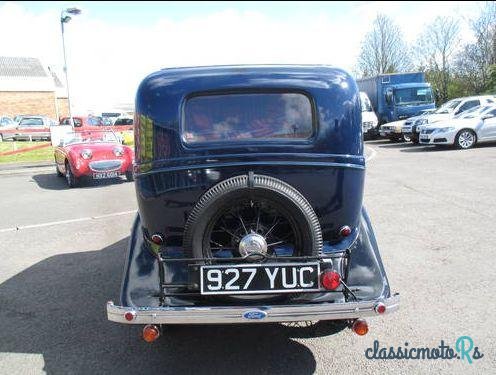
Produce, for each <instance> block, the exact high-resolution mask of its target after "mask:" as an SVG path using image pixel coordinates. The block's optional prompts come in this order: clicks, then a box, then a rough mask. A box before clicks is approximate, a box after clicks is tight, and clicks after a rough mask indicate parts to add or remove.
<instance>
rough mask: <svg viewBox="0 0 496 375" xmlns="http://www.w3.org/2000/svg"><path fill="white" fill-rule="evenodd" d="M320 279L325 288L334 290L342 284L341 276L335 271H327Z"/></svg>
mask: <svg viewBox="0 0 496 375" xmlns="http://www.w3.org/2000/svg"><path fill="white" fill-rule="evenodd" d="M320 281H321V283H322V286H323V287H324V288H325V289H327V290H334V289H336V288H337V287H338V286H339V285H340V284H341V276H339V273H337V272H334V271H325V272H324V273H323V274H322V276H321V278H320Z"/></svg>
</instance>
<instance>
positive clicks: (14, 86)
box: [0, 56, 68, 119]
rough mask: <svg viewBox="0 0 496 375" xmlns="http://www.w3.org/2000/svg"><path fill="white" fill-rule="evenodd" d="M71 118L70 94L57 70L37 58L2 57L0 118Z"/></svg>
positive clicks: (0, 61)
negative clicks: (26, 116) (42, 116)
mask: <svg viewBox="0 0 496 375" xmlns="http://www.w3.org/2000/svg"><path fill="white" fill-rule="evenodd" d="M20 114H21V115H44V116H48V117H51V118H54V119H58V118H60V117H62V116H67V115H68V102H67V91H66V89H65V87H64V85H63V84H62V82H61V80H60V79H59V77H58V76H57V74H56V73H55V71H54V70H53V69H51V68H50V67H48V66H44V65H43V64H42V63H41V62H40V60H39V59H37V58H33V57H6V56H0V115H6V116H10V117H14V116H16V115H20Z"/></svg>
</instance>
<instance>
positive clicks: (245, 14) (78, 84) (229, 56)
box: [0, 2, 446, 110]
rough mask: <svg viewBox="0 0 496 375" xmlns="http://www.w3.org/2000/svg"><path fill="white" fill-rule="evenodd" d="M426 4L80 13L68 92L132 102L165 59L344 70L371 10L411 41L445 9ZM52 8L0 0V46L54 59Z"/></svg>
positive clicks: (167, 63)
mask: <svg viewBox="0 0 496 375" xmlns="http://www.w3.org/2000/svg"><path fill="white" fill-rule="evenodd" d="M226 7H229V4H227V5H226ZM431 8H432V11H430V12H428V14H427V15H426V16H425V17H421V18H419V17H417V18H418V19H415V20H412V17H411V15H409V14H408V12H407V13H406V14H405V12H402V9H401V4H398V3H391V2H388V3H387V5H386V4H385V3H380V2H379V3H365V4H363V5H359V6H356V7H355V8H353V9H352V11H351V12H350V13H348V14H346V17H344V15H343V17H341V18H340V17H339V15H337V14H333V13H326V14H320V15H318V16H317V17H314V18H312V17H309V16H308V15H306V16H305V17H302V18H301V19H296V18H294V17H293V18H291V19H281V18H280V17H279V18H275V17H271V16H269V15H267V14H265V13H264V12H263V8H260V9H261V11H257V12H255V11H239V10H233V9H226V10H224V11H218V12H213V13H205V14H203V15H201V16H200V15H195V16H190V17H186V18H183V19H180V20H173V19H170V18H167V17H165V16H164V17H163V18H161V19H160V20H159V21H158V22H155V23H153V24H149V25H147V26H146V27H138V26H130V25H126V23H125V20H123V22H122V24H120V25H116V24H115V23H106V22H104V21H102V20H99V19H97V18H95V17H92V15H91V14H88V13H86V14H84V13H83V14H82V15H80V16H77V17H74V19H73V20H72V21H71V22H70V23H69V24H68V25H67V28H66V41H67V47H68V48H67V52H68V68H69V79H70V84H71V98H72V99H73V103H74V105H75V106H76V107H78V108H79V109H80V110H84V109H87V108H94V109H98V108H102V107H105V106H107V107H108V106H111V105H113V104H114V103H121V102H132V101H133V100H134V93H135V91H136V88H137V86H138V84H139V82H140V81H141V80H142V79H143V78H144V76H146V75H147V74H149V73H151V72H152V71H155V70H157V69H160V68H164V67H172V66H192V65H193V66H194V65H210V64H247V63H316V64H332V65H336V66H340V67H343V68H345V69H348V70H350V71H351V69H352V68H353V66H354V63H355V59H356V57H357V55H358V53H359V49H360V41H361V39H362V37H363V35H364V34H365V32H366V31H367V30H368V29H369V27H370V24H371V22H372V20H373V18H374V17H375V15H376V14H377V12H384V10H387V12H385V13H386V14H389V15H391V16H393V17H395V20H396V21H397V22H398V23H399V24H400V25H401V27H402V28H403V30H404V33H405V37H406V38H407V39H408V40H411V41H412V40H414V39H415V37H416V35H417V34H418V32H419V31H420V30H421V28H422V24H423V23H424V21H427V20H428V19H429V17H434V16H435V15H438V14H443V12H445V10H446V6H444V8H443V7H442V6H441V5H439V4H436V5H434V6H432V7H431ZM57 9H58V7H57ZM303 9H304V8H303ZM309 9H310V10H311V8H309ZM59 16H60V13H59V11H58V10H54V11H46V12H44V13H41V14H36V15H35V14H33V13H32V12H30V11H29V10H28V9H26V7H24V5H23V4H22V3H19V4H18V3H4V4H3V5H1V6H0V35H2V38H0V51H2V52H1V53H2V54H3V55H11V56H13V55H20V56H33V57H40V58H42V59H43V61H44V62H45V63H46V64H55V65H58V66H61V65H62V47H61V36H60V24H59V22H58V20H59ZM93 16H94V15H93ZM6 35H8V37H5V36H6Z"/></svg>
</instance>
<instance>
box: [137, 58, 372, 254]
mask: <svg viewBox="0 0 496 375" xmlns="http://www.w3.org/2000/svg"><path fill="white" fill-rule="evenodd" d="M267 91H269V92H273V91H276V92H281V91H282V92H286V91H289V92H302V93H305V94H306V95H307V96H308V97H309V98H311V102H312V105H313V110H314V134H313V136H312V137H311V138H310V139H309V140H289V139H288V140H275V141H267V140H264V141H260V142H256V141H253V140H251V141H250V142H245V143H243V142H221V143H210V144H207V145H201V146H194V147H192V146H191V145H186V144H185V143H184V142H183V141H182V137H181V127H182V125H181V122H182V111H183V107H184V103H185V101H186V100H187V98H188V97H191V96H192V95H197V94H200V93H221V92H224V93H225V92H267ZM136 114H137V115H136V118H137V119H136V123H135V137H136V142H135V144H136V153H135V154H136V186H137V195H138V205H139V209H140V213H141V218H142V222H143V225H144V227H145V228H146V230H147V231H148V232H149V233H154V232H162V233H164V234H165V235H166V237H167V238H168V239H169V241H172V245H174V246H177V245H180V244H181V240H182V228H183V226H184V224H185V220H186V218H187V215H188V212H189V211H190V210H191V209H192V207H193V205H194V204H195V203H196V202H197V201H198V199H199V198H200V196H201V195H202V194H203V193H204V192H205V191H206V190H207V189H208V188H210V187H212V186H213V185H215V184H216V183H218V182H220V181H222V180H224V179H227V178H229V177H233V176H235V175H239V174H245V173H248V172H249V171H254V172H255V173H260V174H265V175H268V176H273V177H276V178H279V179H281V180H283V181H285V182H287V183H289V184H291V185H293V186H294V187H295V188H297V189H298V190H299V191H300V192H301V193H302V194H303V195H304V196H305V197H306V198H307V199H308V200H309V201H310V203H311V204H312V206H313V207H314V209H315V211H316V213H317V214H318V215H319V218H320V220H321V225H322V229H323V235H324V240H328V241H333V240H335V238H336V235H337V230H338V229H339V228H340V227H341V226H343V225H350V226H351V227H354V228H356V227H357V225H358V220H359V214H360V209H361V206H362V196H363V184H364V177H365V171H364V166H365V158H364V155H363V142H362V134H361V131H362V130H361V129H362V128H361V110H360V100H359V95H358V89H357V86H356V83H355V81H354V80H353V78H352V77H351V76H350V75H349V74H347V73H346V72H345V71H343V70H340V69H336V68H330V67H324V66H228V67H204V68H178V69H165V70H161V71H159V72H156V73H153V74H151V75H150V76H148V77H147V78H145V79H144V81H143V82H142V83H141V85H140V87H139V89H138V93H137V96H136Z"/></svg>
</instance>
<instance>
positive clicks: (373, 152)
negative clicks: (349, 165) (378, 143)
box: [365, 146, 377, 161]
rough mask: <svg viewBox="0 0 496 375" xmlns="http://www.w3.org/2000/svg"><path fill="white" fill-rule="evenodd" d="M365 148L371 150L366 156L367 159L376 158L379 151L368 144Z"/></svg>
mask: <svg viewBox="0 0 496 375" xmlns="http://www.w3.org/2000/svg"><path fill="white" fill-rule="evenodd" d="M365 149H366V150H369V151H370V154H369V155H368V156H367V157H366V158H365V161H370V160H372V159H373V158H375V156H376V155H377V151H376V150H375V149H373V148H372V147H369V146H366V147H365Z"/></svg>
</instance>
